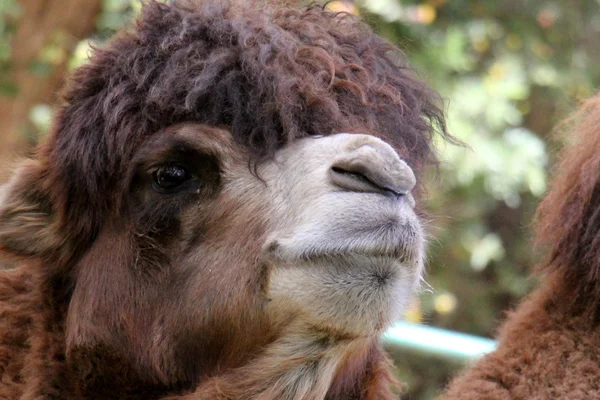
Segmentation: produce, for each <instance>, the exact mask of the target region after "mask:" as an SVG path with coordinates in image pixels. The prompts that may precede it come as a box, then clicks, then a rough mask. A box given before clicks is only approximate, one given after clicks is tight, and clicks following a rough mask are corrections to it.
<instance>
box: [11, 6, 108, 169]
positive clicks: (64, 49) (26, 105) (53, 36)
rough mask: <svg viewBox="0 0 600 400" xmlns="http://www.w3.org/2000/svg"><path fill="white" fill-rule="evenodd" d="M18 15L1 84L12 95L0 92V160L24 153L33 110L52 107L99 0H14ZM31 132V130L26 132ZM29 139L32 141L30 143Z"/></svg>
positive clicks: (91, 20) (92, 23)
mask: <svg viewBox="0 0 600 400" xmlns="http://www.w3.org/2000/svg"><path fill="white" fill-rule="evenodd" d="M17 3H18V5H19V7H20V8H21V10H22V12H21V14H20V16H19V18H18V20H16V21H15V26H16V30H15V31H14V34H13V36H12V38H11V43H10V46H11V59H10V67H9V70H8V71H7V72H4V71H3V74H6V75H5V76H4V77H3V80H5V81H8V82H10V84H11V87H14V88H15V92H14V93H13V94H12V95H11V94H8V93H0V160H2V161H4V160H6V159H7V158H11V157H14V156H15V155H19V154H23V153H24V151H25V147H26V144H27V142H28V140H27V134H29V135H31V134H32V133H33V132H34V131H33V129H32V125H31V123H30V122H29V112H30V109H31V107H32V106H34V105H36V104H40V103H45V104H51V105H53V104H55V102H56V100H57V93H58V90H59V89H60V87H61V86H62V85H63V83H64V78H65V74H66V72H67V69H68V61H69V58H70V56H71V55H72V53H73V51H74V49H75V47H76V46H77V43H78V42H79V41H80V40H81V39H83V38H85V37H87V36H88V35H89V34H90V33H91V32H92V31H93V30H94V27H95V20H96V16H97V15H98V13H99V12H100V9H101V0H75V1H72V0H17ZM28 131H29V132H28ZM29 141H31V138H30V140H29Z"/></svg>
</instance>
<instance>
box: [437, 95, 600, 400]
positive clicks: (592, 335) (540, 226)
mask: <svg viewBox="0 0 600 400" xmlns="http://www.w3.org/2000/svg"><path fill="white" fill-rule="evenodd" d="M565 126H566V127H568V130H567V132H569V133H571V132H572V133H574V134H573V135H572V136H573V138H574V139H573V143H572V144H571V145H570V146H569V147H568V148H566V149H565V150H563V152H562V153H561V155H560V157H559V162H558V164H557V167H556V171H555V176H554V178H553V181H552V183H551V185H550V189H549V191H548V193H547V195H546V196H545V198H544V199H543V200H542V202H541V203H540V205H539V206H538V209H537V213H536V218H535V220H536V222H535V226H536V235H537V242H538V244H539V245H540V247H542V248H544V249H545V251H547V254H548V256H547V258H546V259H545V260H544V261H543V262H541V263H540V265H539V268H538V273H539V274H540V275H541V277H540V284H539V287H538V288H537V289H536V290H535V291H534V292H533V293H531V294H530V295H529V296H528V297H527V298H526V299H525V300H524V301H523V302H522V303H521V304H520V305H519V306H518V307H517V309H516V310H515V311H513V312H511V313H509V314H508V318H507V320H506V321H505V322H504V324H503V326H502V327H501V328H500V332H499V341H500V345H499V348H498V350H497V351H495V352H494V353H491V354H489V355H487V356H485V357H484V358H483V359H481V360H480V361H478V362H476V363H475V364H474V365H472V366H470V367H469V368H468V369H467V370H466V371H464V372H463V373H462V374H460V375H459V376H458V377H457V378H455V379H454V381H453V382H452V383H451V384H450V386H449V388H448V389H447V391H446V393H445V394H444V395H443V396H442V399H445V400H453V399H464V400H466V399H478V400H480V399H490V400H493V399H498V400H499V399H502V400H507V399H514V400H516V399H531V400H545V399H553V400H559V399H565V400H566V399H569V400H576V399H597V398H600V383H599V379H598V378H600V364H599V362H598V360H600V325H599V322H600V318H599V317H600V312H599V310H600V308H599V303H600V275H599V274H600V128H599V127H600V95H596V96H595V97H593V98H592V99H590V100H588V101H587V102H586V103H585V104H584V105H583V107H582V108H581V110H580V111H579V112H578V113H576V114H575V116H574V117H572V118H571V119H570V120H569V122H568V123H566V124H565Z"/></svg>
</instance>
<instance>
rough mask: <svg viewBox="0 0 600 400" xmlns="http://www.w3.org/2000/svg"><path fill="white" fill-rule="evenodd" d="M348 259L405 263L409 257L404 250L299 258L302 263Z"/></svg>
mask: <svg viewBox="0 0 600 400" xmlns="http://www.w3.org/2000/svg"><path fill="white" fill-rule="evenodd" d="M348 257H366V258H371V259H377V258H380V259H385V260H394V261H400V262H403V261H406V259H408V258H409V256H408V255H407V254H406V251H405V250H391V251H390V250H386V251H377V250H373V251H364V250H361V251H340V252H319V253H306V254H303V255H302V257H300V259H301V260H303V261H311V260H327V259H340V258H348Z"/></svg>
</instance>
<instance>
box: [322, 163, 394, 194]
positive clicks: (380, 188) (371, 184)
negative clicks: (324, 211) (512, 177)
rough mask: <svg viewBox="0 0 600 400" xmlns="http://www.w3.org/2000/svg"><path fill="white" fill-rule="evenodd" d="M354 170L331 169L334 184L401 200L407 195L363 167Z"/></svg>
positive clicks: (334, 167)
mask: <svg viewBox="0 0 600 400" xmlns="http://www.w3.org/2000/svg"><path fill="white" fill-rule="evenodd" d="M352 167H353V168H342V167H340V166H335V165H334V166H333V167H331V172H332V175H333V176H332V178H333V182H334V183H335V184H336V185H338V186H340V187H342V188H344V189H348V190H352V191H358V192H381V193H387V194H390V195H392V196H393V197H395V198H400V197H402V196H404V195H406V192H405V191H402V190H401V189H400V188H397V187H394V186H393V185H389V184H386V183H384V182H382V181H381V179H377V177H373V176H372V175H371V174H370V173H369V172H368V170H367V169H366V168H363V167H362V166H361V165H354V166H352Z"/></svg>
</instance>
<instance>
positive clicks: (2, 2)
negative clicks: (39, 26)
mask: <svg viewBox="0 0 600 400" xmlns="http://www.w3.org/2000/svg"><path fill="white" fill-rule="evenodd" d="M20 14H21V8H20V7H19V5H18V4H17V2H16V0H0V95H12V94H14V93H16V91H17V88H16V87H15V85H14V83H13V82H11V81H10V80H8V79H6V78H5V77H6V75H7V73H8V72H9V70H10V68H11V62H10V54H11V51H10V41H9V38H10V35H11V33H12V32H14V29H15V20H16V19H17V18H18V16H19V15H20Z"/></svg>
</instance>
